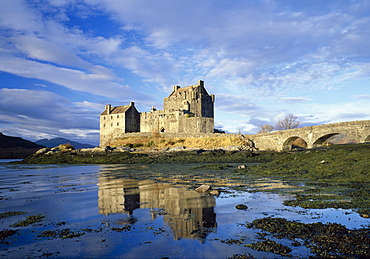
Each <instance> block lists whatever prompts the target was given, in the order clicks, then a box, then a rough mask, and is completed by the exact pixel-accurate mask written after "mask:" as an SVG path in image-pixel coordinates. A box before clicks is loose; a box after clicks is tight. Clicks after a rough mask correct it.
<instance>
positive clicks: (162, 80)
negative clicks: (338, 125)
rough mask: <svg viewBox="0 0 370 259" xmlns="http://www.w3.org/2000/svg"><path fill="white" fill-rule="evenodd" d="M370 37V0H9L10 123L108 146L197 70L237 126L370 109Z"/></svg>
mask: <svg viewBox="0 0 370 259" xmlns="http://www.w3.org/2000/svg"><path fill="white" fill-rule="evenodd" d="M369 48H370V1H354V0H353V1H350V0H348V1H338V0H334V1H330V0H328V1H321V0H320V1H318V0H317V1H313V0H307V1H305V0H302V1H295V0H290V1H289V0H281V1H278V0H276V1H274V0H266V1H263V0H261V1H252V0H250V1H244V0H243V1H238V0H235V1H221V0H201V1H199V0H196V1H195V0H194V1H193V0H177V1H172V0H158V1H151V0H146V1H141V0H32V1H21V0H0V132H2V133H4V134H6V135H11V136H19V137H23V138H26V139H29V140H38V139H41V138H53V137H65V138H68V139H71V140H75V141H79V142H84V143H92V144H95V145H98V138H99V114H100V113H101V112H102V110H103V109H104V105H105V104H108V103H110V104H112V105H113V106H117V105H126V104H128V103H129V102H131V101H134V102H135V104H136V106H137V108H138V110H139V111H148V110H150V107H151V106H153V105H154V106H156V107H157V108H158V109H161V108H162V105H163V98H164V97H167V96H168V95H169V94H170V92H171V89H172V86H173V85H180V86H183V87H185V86H188V85H193V84H196V83H197V81H198V80H203V81H205V86H206V89H207V90H208V92H209V93H210V94H215V95H216V103H215V124H216V127H217V128H220V129H223V130H226V131H227V132H238V131H241V132H242V133H245V134H254V133H256V132H257V131H258V130H259V128H260V126H262V125H265V124H271V125H274V124H275V123H276V121H277V120H279V119H281V118H284V117H285V116H286V115H287V114H290V113H291V114H294V115H295V116H297V117H298V120H299V121H300V122H301V124H302V125H303V126H306V125H317V124H326V123H334V122H342V121H354V120H369V119H370V51H369Z"/></svg>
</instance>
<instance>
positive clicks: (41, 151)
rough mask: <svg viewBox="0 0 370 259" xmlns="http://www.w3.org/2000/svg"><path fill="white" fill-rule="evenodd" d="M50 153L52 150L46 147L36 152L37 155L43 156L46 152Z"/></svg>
mask: <svg viewBox="0 0 370 259" xmlns="http://www.w3.org/2000/svg"><path fill="white" fill-rule="evenodd" d="M48 151H50V149H49V148H48V147H44V148H41V149H39V150H37V151H36V153H35V154H36V155H42V154H45V153H46V152H48Z"/></svg>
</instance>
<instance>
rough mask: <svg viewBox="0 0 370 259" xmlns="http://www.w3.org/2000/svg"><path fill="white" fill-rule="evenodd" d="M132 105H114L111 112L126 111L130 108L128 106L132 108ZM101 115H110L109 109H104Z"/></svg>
mask: <svg viewBox="0 0 370 259" xmlns="http://www.w3.org/2000/svg"><path fill="white" fill-rule="evenodd" d="M130 106H131V105H123V106H117V107H112V108H111V111H110V113H109V114H119V113H125V112H126V111H127V110H128V108H130ZM101 115H108V113H107V110H104V111H103V112H102V114H101Z"/></svg>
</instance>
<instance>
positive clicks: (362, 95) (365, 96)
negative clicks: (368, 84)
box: [352, 94, 370, 100]
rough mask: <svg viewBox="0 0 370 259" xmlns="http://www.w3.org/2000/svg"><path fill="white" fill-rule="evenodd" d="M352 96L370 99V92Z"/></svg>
mask: <svg viewBox="0 0 370 259" xmlns="http://www.w3.org/2000/svg"><path fill="white" fill-rule="evenodd" d="M352 98H355V99H359V100H370V94H360V95H354V96H352Z"/></svg>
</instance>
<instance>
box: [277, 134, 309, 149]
mask: <svg viewBox="0 0 370 259" xmlns="http://www.w3.org/2000/svg"><path fill="white" fill-rule="evenodd" d="M307 146H308V145H307V142H306V141H305V140H304V139H303V138H301V137H298V136H293V137H290V138H288V139H287V140H285V141H284V144H283V150H284V151H288V150H292V149H293V148H297V147H301V148H307Z"/></svg>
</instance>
